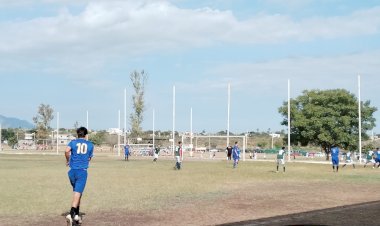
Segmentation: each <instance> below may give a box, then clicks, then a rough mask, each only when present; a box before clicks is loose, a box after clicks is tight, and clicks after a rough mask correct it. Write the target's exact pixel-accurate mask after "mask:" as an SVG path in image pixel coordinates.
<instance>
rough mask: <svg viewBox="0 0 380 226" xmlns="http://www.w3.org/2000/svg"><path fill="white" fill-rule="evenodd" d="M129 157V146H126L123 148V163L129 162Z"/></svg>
mask: <svg viewBox="0 0 380 226" xmlns="http://www.w3.org/2000/svg"><path fill="white" fill-rule="evenodd" d="M129 155H130V152H129V145H128V144H126V145H125V146H124V161H129V159H128V157H129Z"/></svg>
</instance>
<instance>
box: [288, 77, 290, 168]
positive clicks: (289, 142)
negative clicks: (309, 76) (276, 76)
mask: <svg viewBox="0 0 380 226" xmlns="http://www.w3.org/2000/svg"><path fill="white" fill-rule="evenodd" d="M288 161H290V80H289V79H288Z"/></svg>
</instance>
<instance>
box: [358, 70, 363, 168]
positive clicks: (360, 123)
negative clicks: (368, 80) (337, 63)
mask: <svg viewBox="0 0 380 226" xmlns="http://www.w3.org/2000/svg"><path fill="white" fill-rule="evenodd" d="M358 98H359V101H358V112H359V162H360V163H361V162H362V106H361V105H362V104H361V95H360V75H358Z"/></svg>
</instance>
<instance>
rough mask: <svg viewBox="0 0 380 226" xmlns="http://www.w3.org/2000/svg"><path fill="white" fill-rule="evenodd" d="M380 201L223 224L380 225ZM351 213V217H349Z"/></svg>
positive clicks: (280, 225) (234, 225) (285, 225)
mask: <svg viewBox="0 0 380 226" xmlns="http://www.w3.org/2000/svg"><path fill="white" fill-rule="evenodd" d="M379 209H380V201H374V202H365V203H359V204H354V205H346V206H338V207H334V208H327V209H321V210H314V211H308V212H301V213H295V214H289V215H282V216H275V217H269V218H261V219H255V220H248V221H240V222H233V223H226V224H221V225H232V226H241V225H244V226H245V225H247V226H248V225H249V226H254V225H265V226H269V225H270V226H292V225H293V226H297V225H298V226H300V225H306V226H324V225H326V226H330V225H331V226H332V225H334V226H346V225H380V224H379V222H378V218H377V217H374V216H377V215H378V210H379ZM347 213H349V217H347Z"/></svg>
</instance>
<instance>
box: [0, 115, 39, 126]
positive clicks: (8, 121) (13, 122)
mask: <svg viewBox="0 0 380 226" xmlns="http://www.w3.org/2000/svg"><path fill="white" fill-rule="evenodd" d="M0 124H1V128H23V129H33V128H34V125H33V124H32V123H30V122H28V121H26V120H21V119H18V118H10V117H5V116H3V115H0Z"/></svg>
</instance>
